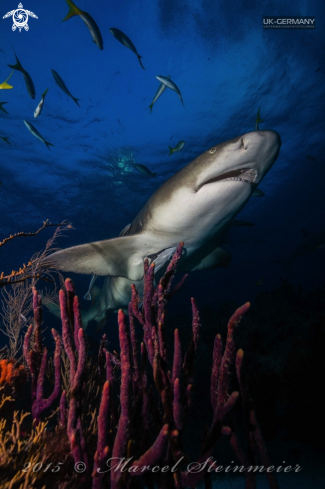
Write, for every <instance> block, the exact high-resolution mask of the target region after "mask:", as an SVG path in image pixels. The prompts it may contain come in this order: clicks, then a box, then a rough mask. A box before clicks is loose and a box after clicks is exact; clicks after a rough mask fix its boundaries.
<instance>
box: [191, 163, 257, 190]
mask: <svg viewBox="0 0 325 489" xmlns="http://www.w3.org/2000/svg"><path fill="white" fill-rule="evenodd" d="M256 178H257V171H256V170H253V169H252V168H242V169H241V170H232V171H229V172H226V173H223V174H221V175H218V176H217V177H214V178H210V180H207V181H206V182H204V183H203V184H202V185H200V187H199V188H198V189H197V190H196V192H197V191H198V190H200V188H202V187H203V186H204V185H207V184H209V183H214V182H227V181H231V180H233V181H237V182H244V183H250V184H253V183H255V181H256Z"/></svg>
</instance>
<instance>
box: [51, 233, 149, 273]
mask: <svg viewBox="0 0 325 489" xmlns="http://www.w3.org/2000/svg"><path fill="white" fill-rule="evenodd" d="M154 251H155V250H154V249H153V248H152V247H151V246H150V238H149V237H148V236H147V235H146V234H134V235H131V236H123V237H120V238H113V239H107V240H104V241H96V242H94V243H88V244H84V245H79V246H73V247H72V248H68V249H66V250H61V251H57V252H56V253H53V255H49V256H47V257H46V258H44V259H43V260H42V264H43V265H46V266H49V267H52V268H57V269H59V270H63V271H65V272H75V273H85V274H88V275H100V276H105V275H111V276H113V277H126V278H128V279H130V280H135V281H136V280H141V279H142V277H143V260H144V258H145V257H146V256H148V254H150V253H153V252H154Z"/></svg>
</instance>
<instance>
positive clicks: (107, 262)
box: [43, 130, 281, 308]
mask: <svg viewBox="0 0 325 489" xmlns="http://www.w3.org/2000/svg"><path fill="white" fill-rule="evenodd" d="M280 146H281V139H280V136H279V134H278V133H277V132H275V131H271V130H269V131H267V130H266V131H253V132H249V133H247V134H244V135H242V136H239V137H236V138H234V139H231V140H229V141H226V142H223V143H221V144H218V145H216V146H213V147H211V148H210V149H208V150H207V151H205V152H204V153H203V154H201V155H200V156H198V157H197V158H196V159H194V160H193V161H192V162H191V163H189V164H188V165H186V166H185V167H183V168H182V169H181V170H179V171H178V172H177V173H175V174H174V175H173V176H172V177H170V178H169V179H168V180H166V181H165V182H164V183H163V184H162V185H161V186H160V187H159V188H158V189H157V190H156V192H155V193H154V194H153V195H152V196H151V197H150V198H149V200H148V201H147V202H146V204H145V205H144V206H143V208H142V209H141V210H140V212H139V213H138V214H137V215H136V217H135V218H134V219H133V221H132V222H131V223H130V224H129V225H128V226H126V227H125V228H124V229H123V231H122V232H121V235H120V236H119V237H116V238H112V239H107V240H103V241H96V242H93V243H87V244H82V245H78V246H74V247H71V248H67V249H64V250H60V251H58V252H56V253H53V254H52V255H49V256H48V257H47V258H45V259H44V260H43V264H46V265H50V266H51V267H54V268H57V269H60V270H63V271H72V272H76V273H83V274H90V275H99V276H109V277H108V278H107V279H106V282H105V285H104V287H103V290H102V295H103V296H105V295H106V298H108V296H109V294H111V300H112V297H113V296H114V300H113V302H114V304H113V306H114V308H115V305H116V304H119V307H126V306H127V303H128V302H129V300H130V294H131V291H130V285H131V283H132V281H133V282H134V281H135V282H139V283H140V281H142V279H143V262H144V259H145V258H148V259H149V262H152V261H154V262H155V265H156V266H155V271H158V270H159V269H161V268H162V267H163V266H164V265H165V264H166V263H167V262H168V261H169V259H170V257H171V256H172V254H173V253H174V251H175V250H176V247H177V245H178V244H179V243H180V242H181V241H183V242H184V250H183V255H182V257H181V259H180V262H179V265H178V271H186V272H189V271H194V270H205V269H210V268H216V267H219V266H226V265H228V264H229V262H230V259H231V256H230V254H229V253H228V252H227V251H224V250H223V249H222V247H221V245H222V243H223V242H224V236H225V233H226V232H227V230H228V229H229V228H230V227H231V226H232V224H233V223H234V218H235V217H236V215H237V214H238V213H239V212H240V211H241V210H242V209H243V207H244V206H245V204H247V202H248V201H249V199H250V197H251V196H252V194H253V192H254V191H255V189H256V188H257V186H258V184H259V183H260V182H261V180H262V179H263V178H264V176H265V175H266V173H267V172H268V170H269V169H270V168H271V166H272V165H273V163H274V162H275V160H276V159H277V157H278V154H279V150H280ZM114 288H115V289H116V290H115V293H112V291H113V289H114ZM115 298H117V301H116V300H115ZM97 300H98V302H100V303H101V304H104V303H105V300H104V299H103V300H99V297H98V298H97ZM122 302H124V304H122ZM106 304H107V308H109V304H108V303H107V301H106Z"/></svg>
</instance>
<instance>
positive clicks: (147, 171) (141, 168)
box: [134, 165, 157, 177]
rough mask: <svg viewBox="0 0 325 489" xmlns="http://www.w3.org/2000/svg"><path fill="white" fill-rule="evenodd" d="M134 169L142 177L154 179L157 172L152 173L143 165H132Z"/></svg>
mask: <svg viewBox="0 0 325 489" xmlns="http://www.w3.org/2000/svg"><path fill="white" fill-rule="evenodd" d="M134 166H135V168H136V169H137V170H138V171H139V172H140V173H143V175H150V176H151V177H156V175H157V172H155V173H152V171H150V170H149V168H147V167H146V166H145V165H134Z"/></svg>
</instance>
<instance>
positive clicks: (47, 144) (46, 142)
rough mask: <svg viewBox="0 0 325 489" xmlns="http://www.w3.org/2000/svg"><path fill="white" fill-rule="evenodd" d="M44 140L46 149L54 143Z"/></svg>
mask: <svg viewBox="0 0 325 489" xmlns="http://www.w3.org/2000/svg"><path fill="white" fill-rule="evenodd" d="M44 142H45V144H46V146H47V149H50V146H54V144H52V143H49V142H48V141H45V140H44Z"/></svg>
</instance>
